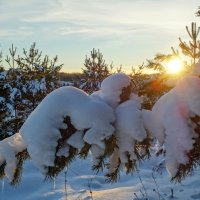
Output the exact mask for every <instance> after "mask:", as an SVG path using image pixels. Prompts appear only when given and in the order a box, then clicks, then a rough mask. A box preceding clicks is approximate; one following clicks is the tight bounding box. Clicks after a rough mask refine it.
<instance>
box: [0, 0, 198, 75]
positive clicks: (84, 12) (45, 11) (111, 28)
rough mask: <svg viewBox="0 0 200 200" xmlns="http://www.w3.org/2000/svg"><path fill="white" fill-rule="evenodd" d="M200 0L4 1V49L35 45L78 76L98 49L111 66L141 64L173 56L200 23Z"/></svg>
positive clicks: (0, 0)
mask: <svg viewBox="0 0 200 200" xmlns="http://www.w3.org/2000/svg"><path fill="white" fill-rule="evenodd" d="M199 6H200V1H198V0H43V1H41V0H16V1H15V0H0V38H1V40H0V49H1V50H2V51H3V55H6V54H8V48H9V47H10V46H11V44H12V43H13V44H14V45H15V46H17V47H18V49H19V53H21V49H22V48H23V47H25V48H29V47H30V45H31V44H32V43H33V42H36V44H37V46H38V48H39V49H40V50H42V51H43V53H44V54H47V55H49V56H50V57H53V56H54V55H58V57H59V62H60V63H64V67H63V69H62V71H65V72H79V71H81V68H82V67H83V62H84V59H85V55H89V53H90V51H91V50H92V48H96V49H100V51H101V52H102V53H103V55H104V58H105V60H106V62H107V63H108V64H110V63H111V62H113V64H114V65H115V66H116V67H119V66H120V65H122V66H123V68H124V70H127V71H128V70H130V69H131V66H136V65H139V64H142V63H143V62H144V61H145V60H146V59H148V58H152V57H153V55H155V54H156V53H158V52H160V53H162V52H163V53H167V52H168V53H169V52H170V51H171V50H170V48H171V46H172V45H173V46H175V47H176V46H177V45H178V37H181V38H183V39H186V40H188V36H187V33H186V31H185V26H186V25H188V26H190V24H191V22H197V25H199V26H200V17H199V18H198V17H195V12H196V11H197V8H198V7H199Z"/></svg>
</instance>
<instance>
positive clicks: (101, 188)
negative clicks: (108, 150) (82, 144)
mask: <svg viewBox="0 0 200 200" xmlns="http://www.w3.org/2000/svg"><path fill="white" fill-rule="evenodd" d="M90 159H91V158H88V159H86V160H79V159H77V160H76V161H75V162H73V163H72V165H71V166H70V167H69V168H68V169H67V176H66V180H67V185H66V186H67V188H66V189H67V190H66V191H67V199H69V200H78V199H81V200H90V199H92V198H91V197H90V192H89V191H90V190H89V184H90V187H91V190H92V196H93V199H94V200H102V199H103V200H110V199H116V200H124V199H133V200H144V199H145V192H144V188H143V187H142V184H141V182H140V179H139V176H138V173H134V174H133V175H126V174H125V173H122V174H121V177H120V180H119V181H118V182H117V183H114V184H110V183H106V181H105V178H104V177H103V173H99V174H98V175H95V174H94V173H93V172H92V170H91V168H90V167H89V166H91V165H90V162H91V161H90ZM160 159H161V158H154V159H151V160H148V161H146V162H144V163H143V164H142V165H141V166H140V171H139V175H140V177H141V179H142V182H143V184H144V187H145V189H146V193H147V195H148V200H159V199H165V200H168V199H177V200H195V199H200V193H199V179H200V170H197V171H195V174H194V176H192V177H188V178H186V180H184V181H183V183H182V184H179V183H177V184H173V183H171V182H170V180H169V177H168V174H167V173H166V171H165V170H163V171H162V173H156V172H153V171H152V167H153V166H155V164H156V163H158V161H160ZM24 170H25V171H24V175H23V179H22V182H21V183H20V185H18V186H17V187H15V188H12V187H10V185H9V183H8V181H7V180H4V182H5V183H4V188H3V191H2V192H1V194H0V199H1V200H16V199H26V200H36V199H37V200H47V199H48V200H55V199H56V200H65V199H66V192H65V174H64V172H63V173H62V174H60V175H59V176H58V177H57V179H56V180H55V188H54V183H53V182H48V181H47V182H44V177H43V176H42V175H41V174H40V173H38V170H37V168H35V167H34V166H33V165H32V163H31V162H30V161H28V162H26V165H25V169H24ZM153 177H154V178H155V181H156V183H157V185H158V186H157V185H156V184H155V181H154V178H153ZM1 184H3V181H0V185H1ZM172 189H173V192H174V197H173V198H172V197H171V190H172ZM153 190H155V191H153ZM158 193H159V194H158ZM135 194H136V195H137V197H138V198H136V196H135ZM159 195H160V198H159Z"/></svg>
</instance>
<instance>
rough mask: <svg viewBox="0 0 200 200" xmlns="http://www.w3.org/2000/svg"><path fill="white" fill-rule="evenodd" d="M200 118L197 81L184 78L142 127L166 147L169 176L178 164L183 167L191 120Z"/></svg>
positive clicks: (191, 133) (190, 143)
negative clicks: (144, 126)
mask: <svg viewBox="0 0 200 200" xmlns="http://www.w3.org/2000/svg"><path fill="white" fill-rule="evenodd" d="M195 115H198V116H199V115H200V79H199V78H198V77H197V76H194V75H187V76H185V77H183V78H182V79H181V80H179V81H178V82H177V84H176V86H175V88H173V89H172V90H171V91H169V92H168V93H167V94H165V95H164V96H162V97H161V98H160V99H159V100H158V101H157V102H156V104H155V105H154V107H153V109H152V112H151V114H149V113H148V116H149V117H148V118H149V122H148V123H147V120H146V126H147V127H148V128H149V129H150V131H151V132H152V133H153V134H154V135H155V137H156V138H157V139H158V140H159V142H160V143H161V144H163V143H165V147H166V166H167V169H168V171H169V172H170V174H171V176H172V177H174V176H175V175H176V173H177V170H178V167H179V164H187V162H188V156H187V152H189V151H190V150H191V149H192V148H193V144H194V138H195V137H196V134H195V132H194V128H193V126H192V122H191V119H190V118H191V117H193V116H195Z"/></svg>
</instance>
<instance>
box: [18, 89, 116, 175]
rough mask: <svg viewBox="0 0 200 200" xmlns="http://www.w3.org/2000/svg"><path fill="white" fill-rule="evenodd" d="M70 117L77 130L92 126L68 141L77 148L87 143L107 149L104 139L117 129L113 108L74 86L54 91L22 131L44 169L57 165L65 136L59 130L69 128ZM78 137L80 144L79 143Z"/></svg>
mask: <svg viewBox="0 0 200 200" xmlns="http://www.w3.org/2000/svg"><path fill="white" fill-rule="evenodd" d="M67 116H69V117H70V119H71V123H72V125H73V126H74V127H75V128H76V129H77V130H79V131H83V130H86V129H88V130H87V131H86V133H85V135H84V137H83V138H81V135H80V132H77V133H76V134H75V135H74V136H72V138H70V140H69V141H68V144H70V145H72V146H73V145H74V147H78V148H80V147H81V146H82V145H83V143H84V142H87V143H89V144H95V145H98V146H99V147H101V148H104V140H105V139H107V138H109V137H110V136H111V135H112V134H113V132H114V127H113V126H112V125H111V123H113V122H114V120H115V117H114V113H113V110H112V108H111V107H109V106H108V105H106V104H105V103H103V102H99V101H95V100H93V99H92V98H90V96H88V95H87V94H86V93H84V92H83V91H81V90H79V89H77V88H74V87H61V88H59V89H56V90H54V91H53V92H51V93H50V94H49V95H47V96H46V98H44V100H43V101H42V102H41V103H40V104H39V105H38V107H37V108H36V109H35V110H34V111H33V112H32V113H31V114H30V116H29V117H28V119H27V120H26V122H25V123H24V125H23V126H22V127H21V129H20V131H19V132H20V134H22V137H23V138H24V141H25V143H26V144H27V148H28V152H29V154H30V156H31V158H32V160H33V162H34V163H35V164H36V165H37V166H38V167H39V168H40V170H41V171H43V170H44V167H45V166H54V160H55V151H56V146H57V141H58V139H59V138H61V135H60V131H59V130H60V129H66V128H67V126H66V124H65V123H64V122H63V120H64V117H67ZM78 134H79V135H78ZM77 140H79V144H75V143H76V141H77ZM41 152H43V153H42V154H41ZM43 172H44V171H43Z"/></svg>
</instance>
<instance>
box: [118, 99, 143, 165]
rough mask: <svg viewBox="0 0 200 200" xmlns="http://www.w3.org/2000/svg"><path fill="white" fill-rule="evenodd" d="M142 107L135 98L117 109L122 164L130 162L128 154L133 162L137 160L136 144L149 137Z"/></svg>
mask: <svg viewBox="0 0 200 200" xmlns="http://www.w3.org/2000/svg"><path fill="white" fill-rule="evenodd" d="M140 107H141V105H140V102H139V100H138V98H137V97H135V98H134V99H131V100H128V101H125V102H124V103H122V104H120V105H119V106H118V107H117V108H116V112H115V113H116V123H115V124H116V137H117V144H118V147H119V157H120V160H121V162H122V163H126V162H127V161H128V160H127V153H129V155H130V159H131V160H137V157H136V155H135V152H134V145H135V142H136V141H139V142H141V141H143V140H144V139H145V138H146V137H147V134H146V131H145V129H144V125H143V121H142V112H141V110H140Z"/></svg>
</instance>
